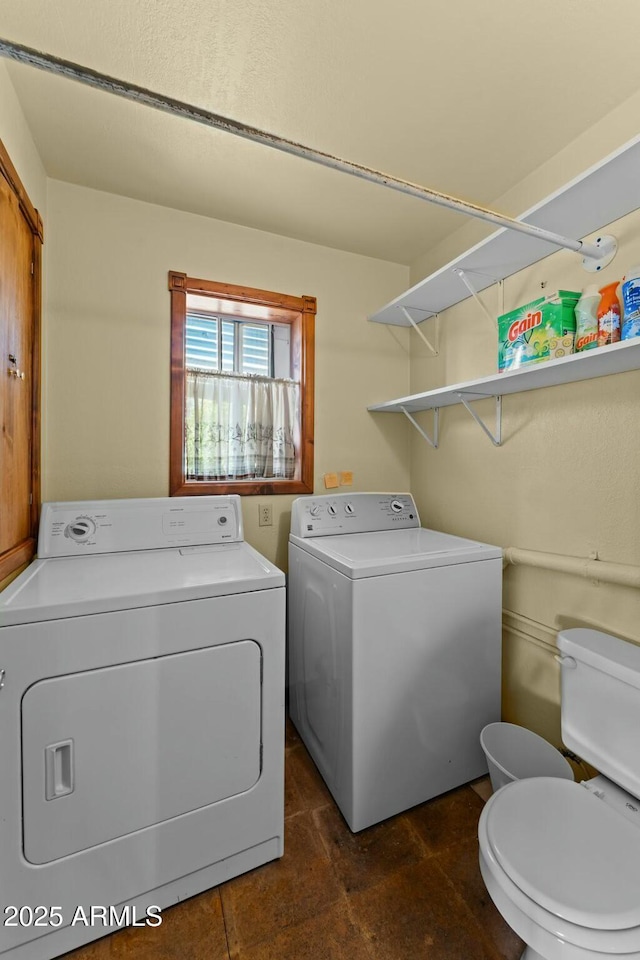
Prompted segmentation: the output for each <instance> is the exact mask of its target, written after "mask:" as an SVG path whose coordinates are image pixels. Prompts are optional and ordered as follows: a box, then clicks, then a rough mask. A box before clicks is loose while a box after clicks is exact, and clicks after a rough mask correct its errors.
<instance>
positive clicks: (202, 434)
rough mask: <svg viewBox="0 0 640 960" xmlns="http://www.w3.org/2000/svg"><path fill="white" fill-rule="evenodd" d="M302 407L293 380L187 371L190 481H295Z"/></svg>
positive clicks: (188, 467)
mask: <svg viewBox="0 0 640 960" xmlns="http://www.w3.org/2000/svg"><path fill="white" fill-rule="evenodd" d="M299 403H300V385H299V384H298V383H296V382H295V381H293V380H274V379H271V378H270V377H260V376H241V375H239V374H225V373H210V372H207V371H203V370H188V371H187V373H186V412H185V428H186V443H185V457H186V463H185V475H186V477H187V479H189V480H247V479H250V478H253V477H256V478H267V477H268V478H278V479H291V478H292V477H293V476H294V474H295V466H296V460H295V448H294V437H295V433H296V429H297V423H298V410H299Z"/></svg>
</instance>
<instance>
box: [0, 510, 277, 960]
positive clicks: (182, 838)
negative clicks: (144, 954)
mask: <svg viewBox="0 0 640 960" xmlns="http://www.w3.org/2000/svg"><path fill="white" fill-rule="evenodd" d="M38 556H39V559H38V560H36V561H35V562H34V563H33V564H31V566H30V567H29V568H28V569H27V570H26V571H25V572H24V573H22V574H21V575H20V576H19V577H18V578H17V579H16V580H15V581H14V582H13V583H12V584H11V585H10V586H9V587H8V588H7V589H6V590H5V591H4V592H3V593H2V594H0V733H1V736H0V902H1V904H2V910H3V911H4V913H3V916H2V922H0V956H1V957H2V958H4V957H7V960H9V958H10V960H49V958H51V957H55V956H58V955H59V954H61V953H65V952H66V951H68V950H71V949H72V948H74V947H77V946H79V945H80V944H82V943H84V942H86V941H88V940H92V939H94V938H96V937H99V936H102V935H104V934H105V933H109V932H110V930H112V929H115V928H116V927H117V926H118V925H119V923H120V922H121V918H122V917H123V916H124V917H125V920H126V919H128V920H129V922H132V918H133V919H136V920H137V921H142V920H144V919H145V917H146V910H147V909H148V908H149V907H150V906H151V905H154V906H158V907H161V908H162V907H166V906H168V905H170V904H172V903H175V902H176V901H179V900H182V899H184V898H185V897H190V896H192V895H193V894H195V893H198V892H200V891H202V890H205V889H208V888H209V887H212V886H214V885H215V884H218V883H220V882H222V881H224V880H227V879H229V878H230V877H233V876H235V875H237V874H239V873H242V872H244V871H245V870H249V869H251V868H253V867H256V866H258V865H259V864H262V863H265V862H266V861H268V860H272V859H274V858H276V857H280V856H281V855H282V852H283V822H284V819H283V818H284V810H283V806H284V803H283V801H284V789H283V756H284V743H283V739H284V657H285V652H284V640H285V625H284V618H285V590H284V575H283V573H282V572H281V571H280V570H278V569H277V568H276V567H274V566H273V565H272V564H271V563H269V562H268V561H267V560H266V559H265V558H264V557H262V556H261V555H260V554H259V553H257V552H256V551H255V550H254V549H253V548H252V547H250V546H249V545H248V544H247V543H245V542H244V541H243V528H242V514H241V508H240V498H239V497H185V498H171V499H164V498H162V499H152V500H113V501H95V502H79V503H50V504H45V505H44V507H43V509H42V518H41V525H40V535H39V544H38ZM79 906H82V907H83V909H84V911H85V912H86V916H87V917H89V916H90V908H91V907H94V908H95V907H96V906H98V907H104V906H106V907H107V909H108V908H109V907H111V906H114V907H116V908H117V909H116V911H115V912H114V913H113V914H112V915H111V917H109V915H107V920H109V919H111V920H114V917H115V920H114V922H113V923H112V924H111V925H109V924H108V923H107V924H106V925H104V916H103V919H102V920H101V919H100V917H101V915H100V914H98V916H97V919H96V921H95V923H93V924H92V925H87V924H85V923H84V921H80V922H78V920H77V918H78V917H79V916H80V917H81V914H78V910H77V908H78V907H79ZM8 907H17V908H18V909H19V908H21V907H25V908H26V909H25V910H24V911H23V912H22V914H20V915H19V917H18V920H19V922H17V923H15V924H7V922H6V921H7V918H8V917H11V914H10V913H7V908H8ZM36 907H38V910H40V908H42V910H44V911H45V913H44V914H42V912H40V913H39V914H38V912H37V911H36V912H35V916H34V911H35V908H36ZM124 907H127V908H129V909H128V910H126V911H125V910H124ZM52 908H55V910H54V912H53V914H51V913H50V911H51V909H52ZM29 911H31V913H30V912H29ZM94 916H95V914H94ZM74 918H76V922H75V923H74ZM36 919H38V920H39V922H37V923H36V922H35V921H36Z"/></svg>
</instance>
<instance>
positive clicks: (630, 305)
mask: <svg viewBox="0 0 640 960" xmlns="http://www.w3.org/2000/svg"><path fill="white" fill-rule="evenodd" d="M622 304H623V308H624V314H623V317H622V339H623V340H630V339H631V338H632V337H640V267H631V269H630V270H627V272H626V274H625V276H624V277H623V278H622Z"/></svg>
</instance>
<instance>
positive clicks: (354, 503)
mask: <svg viewBox="0 0 640 960" xmlns="http://www.w3.org/2000/svg"><path fill="white" fill-rule="evenodd" d="M419 526H420V517H419V516H418V511H417V509H416V505H415V502H414V499H413V497H412V496H411V494H410V493H397V494H396V493H338V494H333V495H331V494H329V495H327V496H320V497H298V499H297V500H294V502H293V506H292V508H291V534H292V535H293V536H297V537H326V536H330V535H331V534H337V533H339V534H343V533H373V532H374V531H376V530H400V529H407V528H410V527H419Z"/></svg>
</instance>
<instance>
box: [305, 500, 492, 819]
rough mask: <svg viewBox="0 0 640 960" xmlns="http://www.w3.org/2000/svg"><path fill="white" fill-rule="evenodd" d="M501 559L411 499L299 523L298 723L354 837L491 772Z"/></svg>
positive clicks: (336, 505) (328, 503)
mask: <svg viewBox="0 0 640 960" xmlns="http://www.w3.org/2000/svg"><path fill="white" fill-rule="evenodd" d="M501 595H502V551H501V550H500V548H498V547H495V546H490V545H488V544H484V543H477V542H475V541H473V540H466V539H464V538H461V537H455V536H451V535H449V534H446V533H440V532H438V531H435V530H427V529H424V528H422V527H421V526H420V519H419V516H418V511H417V510H416V505H415V503H414V501H413V498H412V497H411V496H410V495H409V494H400V495H392V494H380V493H351V494H340V495H336V496H317V497H316V496H310V497H301V498H299V499H297V500H295V501H294V503H293V506H292V514H291V535H290V541H289V581H288V604H289V608H288V613H289V617H288V619H289V625H288V643H289V654H288V656H289V712H290V715H291V719H292V721H293V723H294V725H295V727H296V729H297V730H298V732H299V734H300V736H301V737H302V740H303V741H304V743H305V745H306V747H307V749H308V750H309V753H310V754H311V756H312V757H313V760H314V762H315V764H316V766H317V767H318V769H319V771H320V773H321V774H322V776H323V778H324V780H325V782H326V784H327V786H328V787H329V790H330V791H331V793H332V794H333V797H334V799H335V801H336V803H337V804H338V806H339V808H340V810H341V811H342V814H343V816H344V818H345V820H346V821H347V823H348V825H349V827H350V828H351V830H352V831H354V832H357V831H358V830H362V829H364V828H365V827H368V826H371V825H372V824H374V823H378V822H379V821H381V820H385V819H386V818H387V817H391V816H393V815H394V814H396V813H399V812H400V811H402V810H407V809H408V808H410V807H413V806H415V805H416V804H419V803H422V802H423V801H425V800H429V799H431V798H432V797H435V796H438V795H439V794H442V793H445V792H446V791H447V790H451V789H452V788H454V787H457V786H459V785H461V784H463V783H466V782H468V781H469V780H473V779H474V778H476V777H480V776H482V775H483V774H485V773H486V772H487V766H486V760H485V757H484V754H483V751H482V748H481V746H480V740H479V737H480V731H481V730H482V728H483V727H484V726H485V724H487V723H490V722H492V721H493V720H498V719H499V718H500V677H501V665H500V661H501V606H502V601H501Z"/></svg>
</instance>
